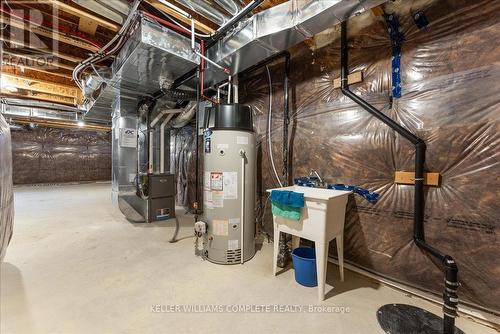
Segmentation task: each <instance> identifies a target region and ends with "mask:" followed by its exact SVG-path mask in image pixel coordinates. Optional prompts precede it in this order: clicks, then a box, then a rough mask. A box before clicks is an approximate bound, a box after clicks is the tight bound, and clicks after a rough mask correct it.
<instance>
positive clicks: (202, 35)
mask: <svg viewBox="0 0 500 334" xmlns="http://www.w3.org/2000/svg"><path fill="white" fill-rule="evenodd" d="M163 15H165V16H166V17H167V18H168V19H169V20H170V21H172V22H173V23H174V24H175V25H177V26H178V27H179V28H182V29H183V30H185V31H187V32H188V33H191V29H189V28H186V27H185V26H184V25H182V24H180V23H179V22H178V21H176V20H174V18H173V17H171V16H170V15H168V14H165V13H164V14H163ZM194 35H195V36H197V37H201V38H210V37H212V35H205V34H200V33H197V32H195V33H194Z"/></svg>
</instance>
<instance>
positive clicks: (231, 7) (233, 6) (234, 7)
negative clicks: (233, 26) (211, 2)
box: [215, 0, 242, 16]
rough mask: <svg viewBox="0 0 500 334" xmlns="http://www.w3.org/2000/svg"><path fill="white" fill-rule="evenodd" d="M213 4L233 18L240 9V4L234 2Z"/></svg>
mask: <svg viewBox="0 0 500 334" xmlns="http://www.w3.org/2000/svg"><path fill="white" fill-rule="evenodd" d="M215 2H216V3H217V4H218V5H219V6H221V7H222V8H224V9H225V10H226V12H228V13H229V14H231V15H233V16H234V15H236V14H238V12H239V11H240V10H241V9H242V7H241V5H240V3H238V2H237V1H235V0H215Z"/></svg>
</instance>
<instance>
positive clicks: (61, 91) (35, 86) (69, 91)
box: [0, 73, 79, 99]
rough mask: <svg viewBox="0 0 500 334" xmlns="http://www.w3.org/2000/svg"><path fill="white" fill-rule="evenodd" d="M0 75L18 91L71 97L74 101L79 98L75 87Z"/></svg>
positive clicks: (6, 74)
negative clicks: (23, 90)
mask: <svg viewBox="0 0 500 334" xmlns="http://www.w3.org/2000/svg"><path fill="white" fill-rule="evenodd" d="M0 75H1V76H2V78H7V80H9V84H10V85H12V86H14V87H16V88H18V89H25V90H30V91H33V92H39V93H47V94H53V95H59V96H66V97H72V98H74V99H77V98H78V96H79V90H78V88H77V87H75V86H69V85H64V84H59V83H53V82H50V81H45V80H41V79H34V78H30V77H27V76H20V75H13V74H10V73H1V74H0Z"/></svg>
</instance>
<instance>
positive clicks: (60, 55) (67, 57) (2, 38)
mask: <svg viewBox="0 0 500 334" xmlns="http://www.w3.org/2000/svg"><path fill="white" fill-rule="evenodd" d="M0 41H4V42H7V43H10V44H12V45H17V46H20V47H24V48H30V49H33V50H36V51H38V52H41V53H45V54H46V55H54V56H55V57H57V58H61V59H64V60H67V61H71V62H73V63H79V62H81V61H82V60H83V58H80V57H75V56H71V55H68V54H65V53H60V52H57V51H55V50H48V49H41V48H37V47H34V46H30V45H29V44H28V45H27V44H26V43H25V42H24V41H21V40H18V39H12V38H7V37H5V36H0Z"/></svg>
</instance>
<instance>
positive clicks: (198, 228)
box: [194, 221, 207, 238]
mask: <svg viewBox="0 0 500 334" xmlns="http://www.w3.org/2000/svg"><path fill="white" fill-rule="evenodd" d="M205 233H207V223H205V222H202V221H197V222H196V223H194V234H195V235H196V236H197V237H198V238H199V237H201V236H202V235H203V234H205Z"/></svg>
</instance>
